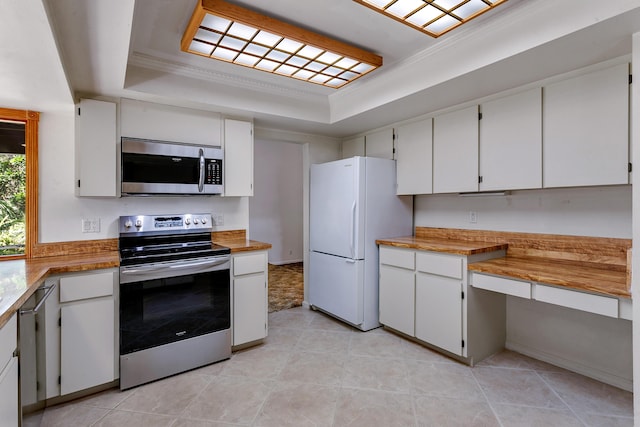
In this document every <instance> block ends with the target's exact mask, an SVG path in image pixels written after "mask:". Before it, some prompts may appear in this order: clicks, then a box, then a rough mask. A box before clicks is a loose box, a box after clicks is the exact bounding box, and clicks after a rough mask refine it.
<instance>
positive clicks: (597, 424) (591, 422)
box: [578, 414, 633, 427]
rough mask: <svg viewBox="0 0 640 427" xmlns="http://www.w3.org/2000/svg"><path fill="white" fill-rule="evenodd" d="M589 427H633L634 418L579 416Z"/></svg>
mask: <svg viewBox="0 0 640 427" xmlns="http://www.w3.org/2000/svg"><path fill="white" fill-rule="evenodd" d="M578 417H580V418H581V419H582V421H583V422H584V423H585V424H586V425H587V426H589V427H633V418H632V417H612V416H607V415H594V414H578Z"/></svg>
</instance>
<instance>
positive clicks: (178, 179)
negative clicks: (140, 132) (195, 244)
mask: <svg viewBox="0 0 640 427" xmlns="http://www.w3.org/2000/svg"><path fill="white" fill-rule="evenodd" d="M121 141H122V155H121V185H122V187H121V190H122V195H124V196H127V195H153V194H157V195H163V194H222V192H223V188H224V187H223V178H222V177H223V151H222V149H221V148H218V147H210V146H201V145H191V144H180V143H174V142H165V141H151V140H146V139H136V138H126V137H123V138H122V140H121Z"/></svg>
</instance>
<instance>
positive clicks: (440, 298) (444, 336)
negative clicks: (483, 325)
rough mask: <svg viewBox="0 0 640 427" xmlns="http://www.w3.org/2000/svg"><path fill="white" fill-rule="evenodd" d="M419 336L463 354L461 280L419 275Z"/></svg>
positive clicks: (417, 336) (417, 282) (417, 294)
mask: <svg viewBox="0 0 640 427" xmlns="http://www.w3.org/2000/svg"><path fill="white" fill-rule="evenodd" d="M415 306H416V308H415V311H416V334H415V336H416V338H418V339H419V340H422V341H425V342H428V343H430V344H433V345H435V346H438V347H440V348H442V349H444V350H447V351H449V352H451V353H453V354H457V355H460V356H461V355H462V349H463V347H464V345H463V342H462V339H463V338H462V311H463V309H464V307H463V306H462V283H461V281H460V279H451V278H449V277H441V276H436V275H433V274H425V273H421V272H418V273H417V274H416V304H415Z"/></svg>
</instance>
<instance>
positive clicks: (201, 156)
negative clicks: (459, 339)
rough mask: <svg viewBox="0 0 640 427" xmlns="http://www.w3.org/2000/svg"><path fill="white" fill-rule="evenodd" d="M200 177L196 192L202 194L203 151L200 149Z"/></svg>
mask: <svg viewBox="0 0 640 427" xmlns="http://www.w3.org/2000/svg"><path fill="white" fill-rule="evenodd" d="M199 157H200V177H199V178H198V191H199V192H200V193H202V190H204V150H203V149H202V148H201V149H200V153H199Z"/></svg>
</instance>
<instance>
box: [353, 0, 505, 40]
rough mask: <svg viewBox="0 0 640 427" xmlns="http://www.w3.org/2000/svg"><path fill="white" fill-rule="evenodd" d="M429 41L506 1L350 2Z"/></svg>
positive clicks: (371, 0)
mask: <svg viewBox="0 0 640 427" xmlns="http://www.w3.org/2000/svg"><path fill="white" fill-rule="evenodd" d="M353 1H355V2H356V3H360V4H362V5H364V6H367V7H368V8H371V9H373V10H375V11H376V12H380V13H382V14H383V15H386V16H388V17H390V18H393V19H395V20H396V21H400V22H402V23H403V24H407V25H408V26H410V27H413V28H415V29H417V30H420V31H422V32H423V33H427V34H429V35H430V36H431V37H440V36H441V35H443V34H445V33H448V32H449V31H451V30H453V29H454V28H457V27H459V26H460V25H462V24H464V23H465V22H469V21H470V20H472V19H473V18H475V17H476V16H479V15H482V14H483V13H485V12H487V11H489V10H491V9H493V8H495V7H497V6H499V5H501V4H502V3H505V2H506V1H507V0H462V1H461V0H353Z"/></svg>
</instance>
